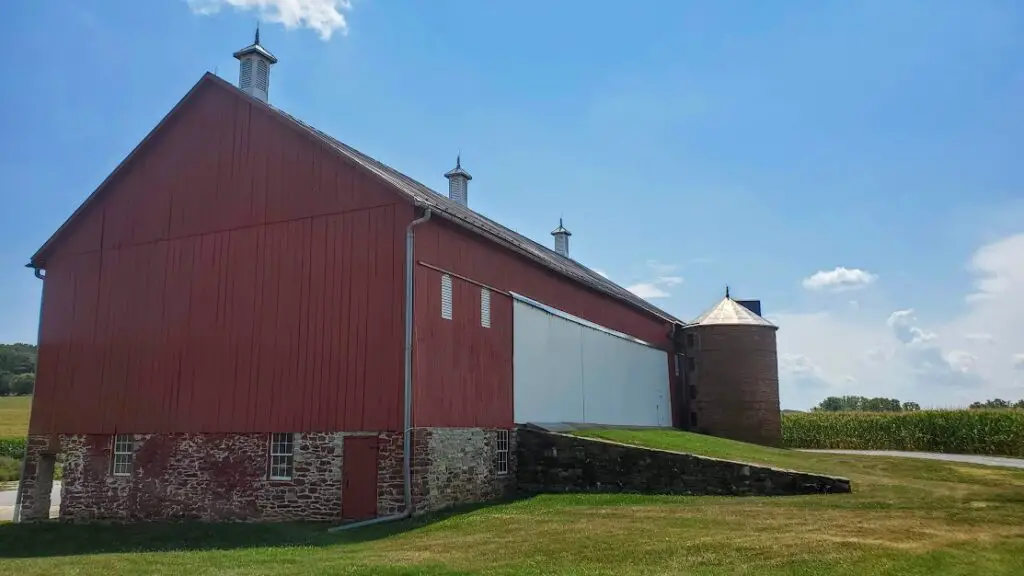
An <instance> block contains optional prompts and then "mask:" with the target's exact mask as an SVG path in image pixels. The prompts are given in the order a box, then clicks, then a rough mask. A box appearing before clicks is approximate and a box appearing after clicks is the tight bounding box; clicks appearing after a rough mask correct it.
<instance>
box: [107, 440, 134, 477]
mask: <svg viewBox="0 0 1024 576" xmlns="http://www.w3.org/2000/svg"><path fill="white" fill-rule="evenodd" d="M110 441H111V444H112V445H111V456H110V473H111V474H112V475H114V476H131V475H132V465H133V463H134V461H135V436H134V435H132V434H115V435H114V436H113V437H112V438H111V439H110Z"/></svg>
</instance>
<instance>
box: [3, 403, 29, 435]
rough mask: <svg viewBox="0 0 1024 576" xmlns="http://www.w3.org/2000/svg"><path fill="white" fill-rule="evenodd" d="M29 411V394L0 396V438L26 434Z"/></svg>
mask: <svg viewBox="0 0 1024 576" xmlns="http://www.w3.org/2000/svg"><path fill="white" fill-rule="evenodd" d="M31 411H32V397H31V396H0V438H3V437H5V436H17V437H21V438H24V437H25V435H27V434H28V417H29V414H30V413H31Z"/></svg>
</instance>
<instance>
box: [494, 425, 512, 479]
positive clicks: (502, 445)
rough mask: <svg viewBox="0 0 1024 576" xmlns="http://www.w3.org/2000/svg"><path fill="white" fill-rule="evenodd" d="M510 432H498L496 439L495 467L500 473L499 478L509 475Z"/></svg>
mask: <svg viewBox="0 0 1024 576" xmlns="http://www.w3.org/2000/svg"><path fill="white" fill-rule="evenodd" d="M508 443H509V431H508V430H498V434H497V438H496V439H495V448H496V450H495V453H494V455H495V462H494V467H495V470H496V471H497V473H498V476H505V475H507V474H508V468H509V466H508V463H509V444H508Z"/></svg>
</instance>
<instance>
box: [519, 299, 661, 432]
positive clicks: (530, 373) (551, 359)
mask: <svg viewBox="0 0 1024 576" xmlns="http://www.w3.org/2000/svg"><path fill="white" fill-rule="evenodd" d="M513 296H514V297H515V299H514V301H513V318H512V320H513V338H512V345H513V349H512V358H513V360H512V367H513V406H514V418H515V421H516V422H518V423H525V422H538V423H543V422H587V423H592V424H618V425H633V426H671V424H672V417H671V406H670V400H669V398H670V397H669V392H668V385H669V382H668V356H667V354H666V353H665V352H664V351H662V350H658V349H657V348H652V347H650V346H648V345H646V344H643V343H640V341H638V340H636V339H634V338H630V337H628V336H625V335H620V334H618V333H614V332H611V331H607V330H605V329H602V328H601V327H598V326H596V325H594V324H592V323H590V322H586V321H585V320H582V319H578V318H576V317H574V316H571V315H569V314H566V313H565V312H561V311H558V310H554V309H551V308H549V307H546V306H543V305H541V304H539V303H536V302H533V301H530V300H528V299H525V298H522V297H520V296H518V295H513Z"/></svg>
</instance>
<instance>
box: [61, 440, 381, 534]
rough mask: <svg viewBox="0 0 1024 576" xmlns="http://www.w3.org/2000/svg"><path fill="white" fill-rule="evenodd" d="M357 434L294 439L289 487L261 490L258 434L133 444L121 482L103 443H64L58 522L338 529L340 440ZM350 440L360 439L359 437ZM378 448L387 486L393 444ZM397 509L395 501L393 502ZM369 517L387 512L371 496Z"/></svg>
mask: <svg viewBox="0 0 1024 576" xmlns="http://www.w3.org/2000/svg"><path fill="white" fill-rule="evenodd" d="M349 434H357V433H311V434H296V435H295V448H294V454H295V456H294V464H293V470H294V472H293V477H292V479H291V480H270V479H269V478H268V469H267V459H268V447H269V444H268V443H269V439H268V436H269V435H267V434H158V435H147V434H138V435H135V458H134V463H133V469H132V472H131V474H130V475H128V476H114V475H112V474H111V473H110V469H111V437H110V436H109V435H69V436H65V437H64V438H63V449H64V453H65V464H64V483H63V493H62V501H61V510H60V517H61V519H62V520H95V519H112V520H126V521H131V520H164V519H199V520H212V521H226V520H263V521H280V520H327V521H338V520H340V519H341V515H342V511H341V502H342V498H341V490H342V463H343V461H344V460H343V453H342V452H343V449H344V443H343V442H344V437H345V436H346V435H349ZM357 435H367V434H363V433H359V434H357ZM371 435H376V436H378V438H379V439H380V445H379V449H380V453H381V456H382V457H381V458H379V459H378V476H379V478H380V479H381V480H386V479H390V478H392V477H394V475H395V472H394V470H393V466H394V457H393V454H392V453H393V451H394V450H393V448H392V446H393V445H394V444H395V439H394V438H395V437H396V436H397V438H398V441H397V446H398V473H397V474H398V478H399V482H400V479H401V434H393V433H383V434H379V435H378V434H371ZM398 498H399V501H398V506H399V507H400V506H401V492H399V494H398ZM377 504H378V508H379V509H383V510H385V511H386V510H391V509H393V508H394V503H393V494H392V493H391V492H389V491H387V490H379V491H378V503H377Z"/></svg>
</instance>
